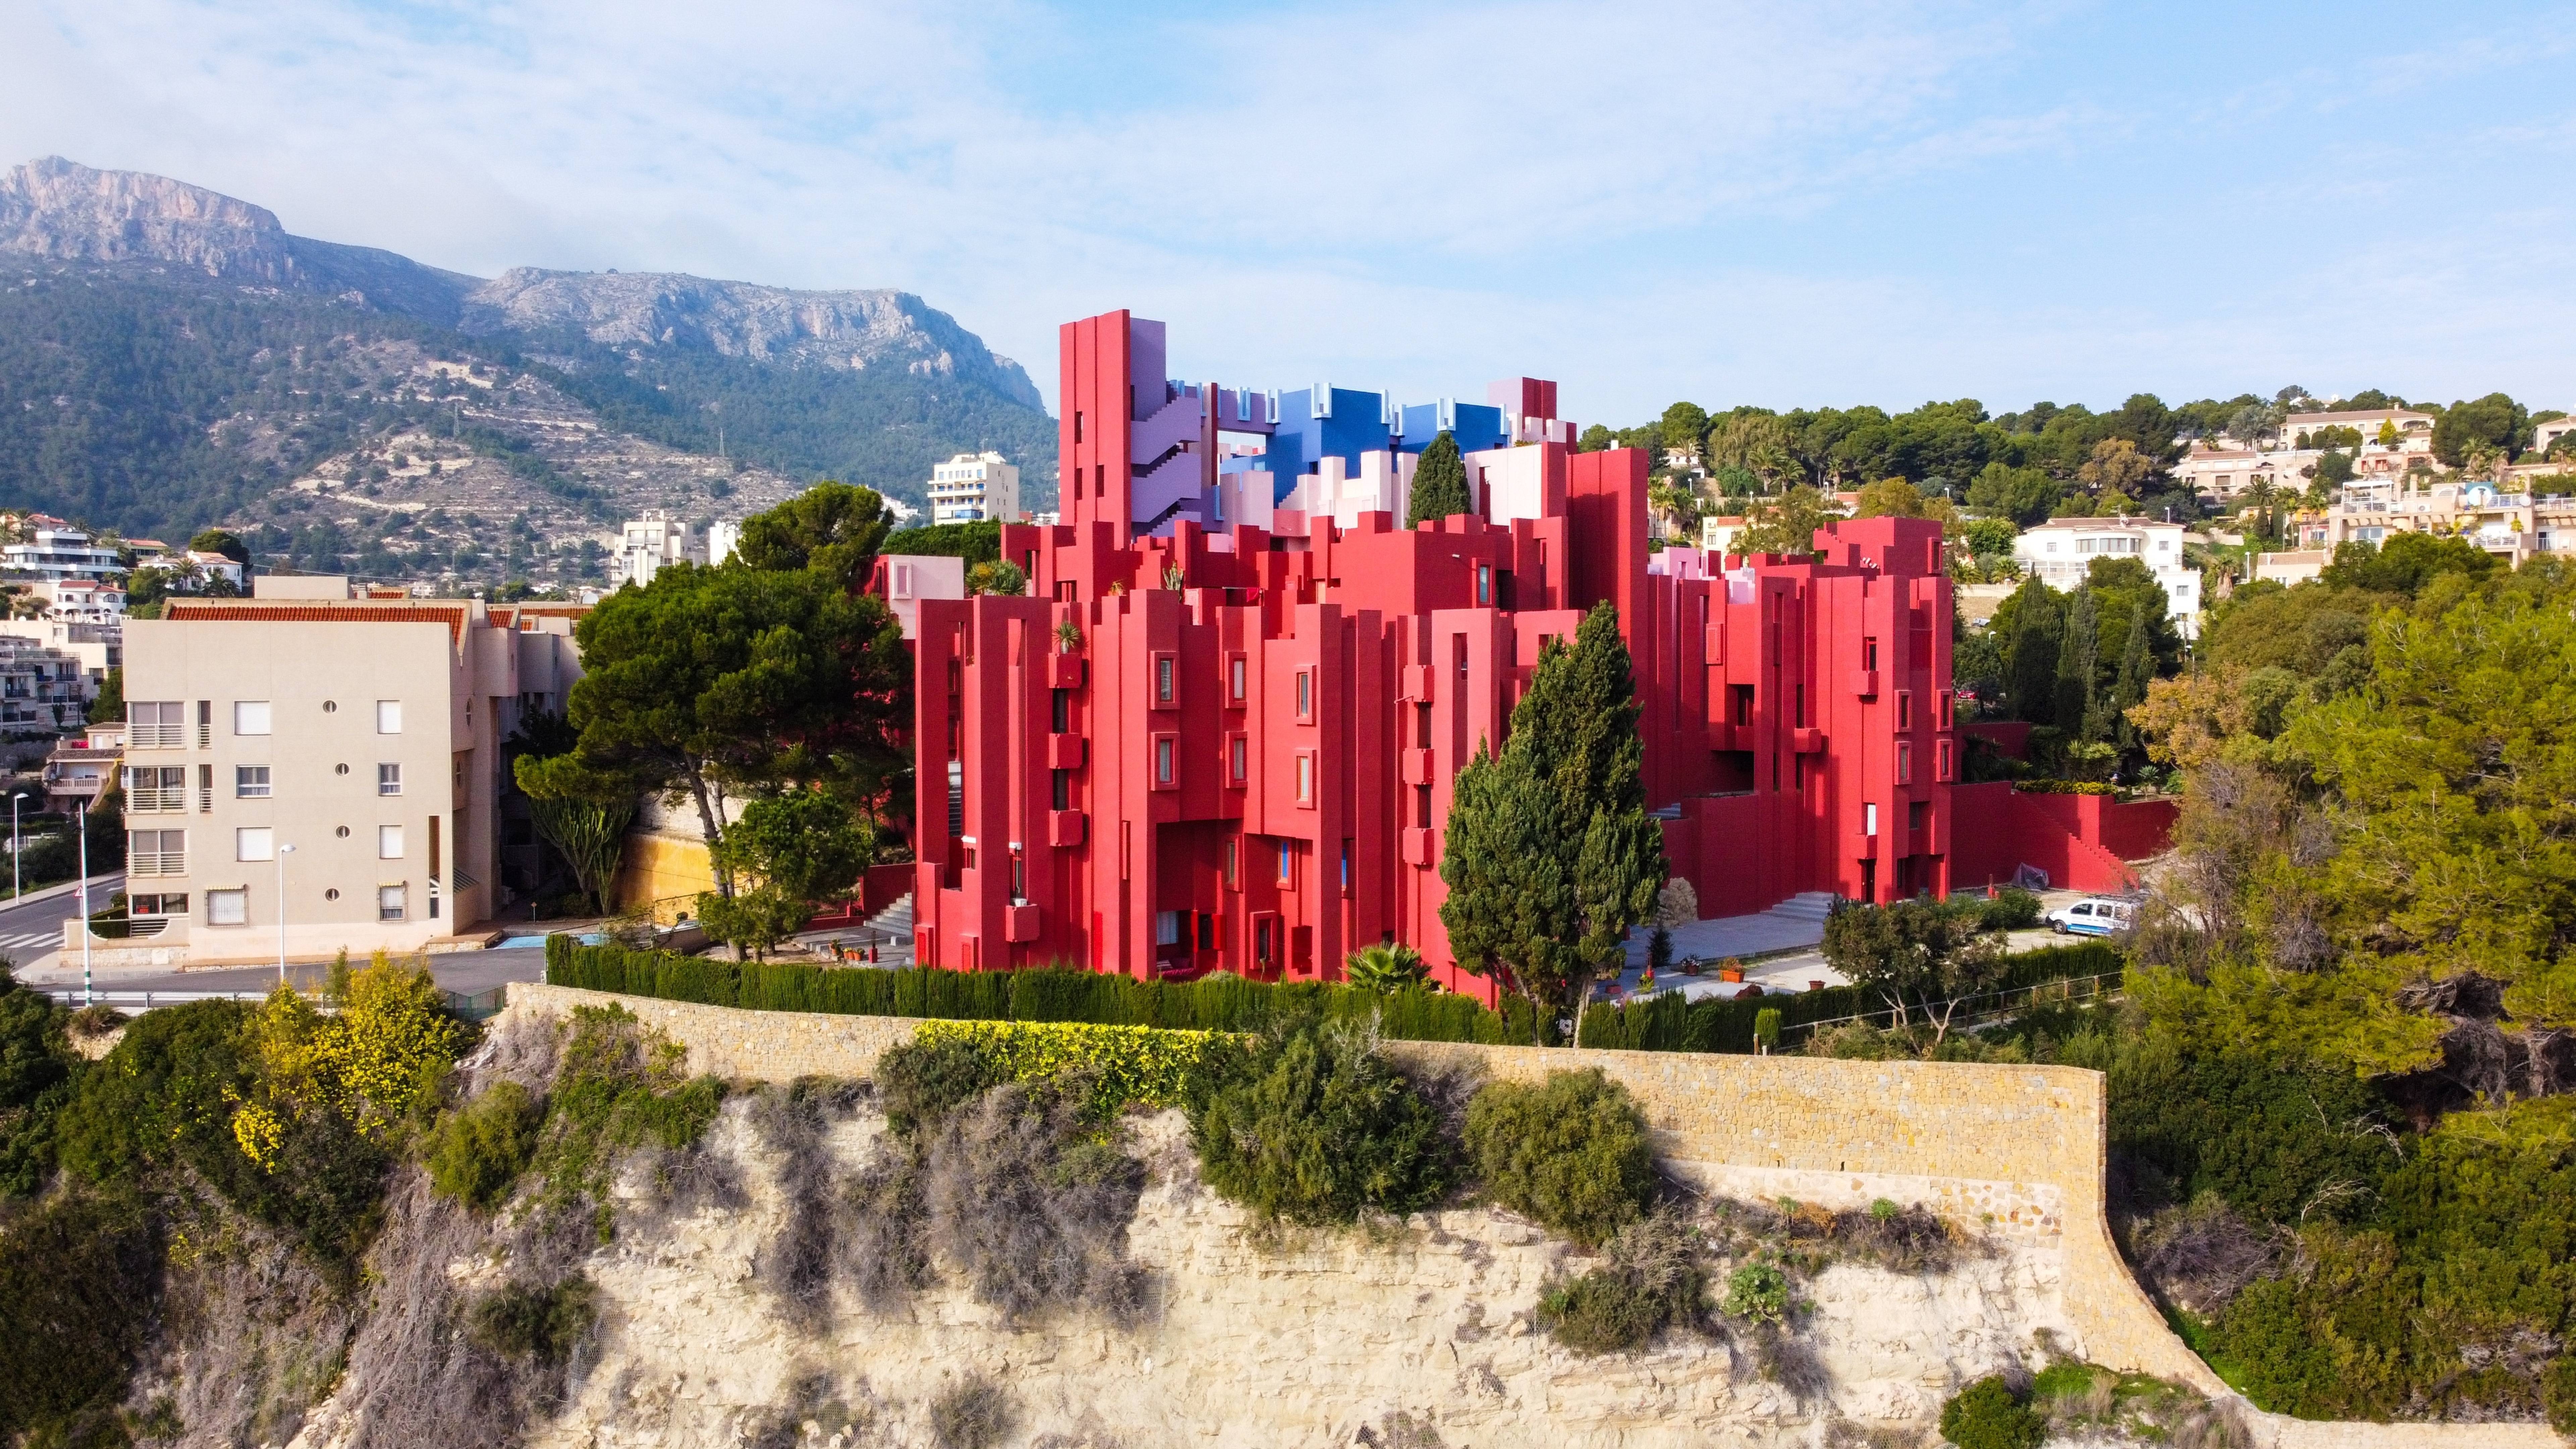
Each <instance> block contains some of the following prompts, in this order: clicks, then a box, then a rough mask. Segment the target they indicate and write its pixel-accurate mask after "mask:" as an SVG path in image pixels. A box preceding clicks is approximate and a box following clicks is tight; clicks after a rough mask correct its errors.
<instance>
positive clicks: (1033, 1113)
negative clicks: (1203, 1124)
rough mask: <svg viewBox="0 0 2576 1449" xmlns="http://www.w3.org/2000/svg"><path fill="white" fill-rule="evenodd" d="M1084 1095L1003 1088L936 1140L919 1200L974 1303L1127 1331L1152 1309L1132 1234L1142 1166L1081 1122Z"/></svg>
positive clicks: (952, 1118) (949, 1123)
mask: <svg viewBox="0 0 2576 1449" xmlns="http://www.w3.org/2000/svg"><path fill="white" fill-rule="evenodd" d="M1086 1095H1087V1094H1086V1092H1085V1090H1084V1089H1083V1087H1082V1086H1081V1085H1079V1084H1077V1085H1075V1086H1073V1087H1070V1088H1068V1089H1066V1090H1062V1091H1044V1090H1032V1089H1031V1088H1029V1087H1026V1086H1022V1085H1020V1084H1017V1083H1012V1084H1007V1085H1004V1086H1000V1087H996V1088H994V1089H992V1090H991V1091H989V1092H987V1093H985V1094H984V1095H983V1096H982V1097H981V1098H980V1099H978V1100H977V1101H975V1102H974V1103H972V1104H971V1105H968V1106H966V1107H963V1108H960V1109H958V1110H957V1111H955V1112H953V1113H951V1114H950V1115H949V1116H948V1118H947V1120H946V1122H945V1123H944V1124H943V1125H942V1127H941V1128H940V1130H939V1133H938V1135H937V1136H936V1137H935V1138H934V1139H933V1140H932V1142H931V1144H930V1150H929V1153H928V1155H927V1159H926V1164H925V1166H926V1172H925V1176H924V1178H923V1182H922V1197H923V1201H924V1204H925V1205H926V1206H927V1208H928V1211H929V1224H930V1239H929V1241H930V1243H931V1246H932V1247H933V1248H934V1249H935V1250H936V1251H937V1252H938V1254H939V1255H940V1256H941V1257H942V1258H943V1259H944V1260H946V1261H947V1262H949V1263H952V1264H954V1265H955V1266H956V1267H957V1268H958V1270H959V1271H961V1272H962V1273H964V1275H965V1277H966V1281H967V1286H968V1288H969V1290H970V1291H971V1292H973V1294H974V1295H975V1298H976V1300H977V1301H978V1302H982V1303H988V1304H991V1305H993V1306H994V1307H997V1308H1000V1309H1002V1310H1003V1311H1004V1312H1005V1313H1008V1314H1011V1315H1012V1316H1014V1317H1023V1316H1029V1315H1034V1314H1039V1313H1043V1312H1047V1311H1051V1310H1055V1309H1063V1308H1072V1307H1077V1306H1080V1307H1087V1308H1090V1309H1092V1310H1093V1311H1095V1312H1098V1313H1099V1314H1101V1315H1102V1316H1103V1317H1105V1318H1107V1319H1108V1320H1109V1321H1110V1322H1111V1323H1113V1324H1116V1325H1118V1326H1120V1327H1129V1326H1133V1325H1134V1324H1137V1323H1139V1322H1142V1321H1143V1320H1144V1318H1145V1317H1146V1315H1147V1312H1148V1309H1149V1301H1148V1299H1149V1293H1148V1287H1149V1285H1148V1281H1147V1277H1146V1274H1145V1271H1144V1270H1143V1269H1142V1268H1139V1267H1137V1266H1136V1265H1135V1264H1133V1263H1131V1262H1129V1261H1128V1258H1127V1225H1128V1223H1129V1222H1130V1221H1131V1220H1133V1219H1134V1217H1135V1215H1136V1200H1137V1198H1138V1197H1139V1196H1140V1195H1141V1194H1142V1193H1143V1191H1144V1186H1145V1170H1144V1166H1143V1164H1141V1163H1139V1162H1137V1161H1136V1160H1135V1159H1134V1158H1132V1157H1129V1156H1128V1155H1127V1154H1126V1153H1124V1152H1122V1151H1120V1150H1119V1149H1118V1148H1117V1147H1115V1146H1114V1145H1112V1144H1110V1143H1108V1142H1105V1141H1101V1140H1099V1138H1098V1137H1097V1136H1096V1135H1095V1133H1094V1131H1093V1129H1092V1128H1091V1127H1089V1126H1088V1125H1087V1124H1086V1123H1085V1122H1084V1121H1083V1119H1082V1104H1083V1101H1084V1100H1085V1097H1086Z"/></svg>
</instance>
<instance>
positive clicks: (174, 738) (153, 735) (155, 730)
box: [126, 720, 188, 750]
mask: <svg viewBox="0 0 2576 1449" xmlns="http://www.w3.org/2000/svg"><path fill="white" fill-rule="evenodd" d="M186 729H187V726H186V725H183V724H180V723H178V722H177V721H175V720H174V721H172V722H170V723H169V724H145V723H142V722H139V721H138V722H137V723H135V724H134V725H133V726H132V728H131V729H130V730H128V732H127V740H126V747H127V748H129V749H136V750H184V749H186V748H187V747H188V737H187V735H186V733H185V731H186Z"/></svg>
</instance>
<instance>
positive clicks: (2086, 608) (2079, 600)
mask: <svg viewBox="0 0 2576 1449" xmlns="http://www.w3.org/2000/svg"><path fill="white" fill-rule="evenodd" d="M2101 652H2102V640H2101V626H2100V615H2099V613H2098V612H2097V610H2096V608H2095V605H2094V603H2093V591H2092V590H2091V589H2077V590H2076V591H2075V602H2074V603H2073V605H2072V606H2071V607H2069V608H2068V609H2067V611H2066V637H2065V638H2064V639H2063V640H2062V641H2060V642H2059V644H2058V646H2057V727H2058V728H2059V729H2062V730H2064V731H2066V734H2067V737H2068V738H2069V739H2084V740H2089V739H2092V738H2093V736H2092V735H2091V734H2088V733H2087V732H2086V728H2085V727H2086V725H2087V724H2088V723H2099V719H2098V717H2096V716H2095V714H2094V708H2093V691H2094V688H2095V679H2096V677H2097V676H2098V675H2099V674H2100V673H2101V668H2102V660H2101Z"/></svg>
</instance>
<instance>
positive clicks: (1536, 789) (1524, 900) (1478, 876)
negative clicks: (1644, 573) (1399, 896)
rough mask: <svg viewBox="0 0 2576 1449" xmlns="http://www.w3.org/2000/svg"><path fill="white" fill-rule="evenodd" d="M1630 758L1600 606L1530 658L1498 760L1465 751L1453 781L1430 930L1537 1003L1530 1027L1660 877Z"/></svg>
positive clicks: (1621, 664) (1615, 952) (1599, 960)
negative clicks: (1532, 666) (1533, 664)
mask: <svg viewBox="0 0 2576 1449" xmlns="http://www.w3.org/2000/svg"><path fill="white" fill-rule="evenodd" d="M1643 751H1644V746H1643V742H1642V740H1641V738H1640V737H1639V735H1638V733H1637V686H1636V677H1635V672H1634V669H1633V667H1632V662H1631V660H1630V658H1629V655H1628V646H1627V643H1626V641H1624V640H1622V639H1621V638H1620V637H1619V615H1618V611H1617V610H1616V609H1614V608H1612V607H1611V606H1610V605H1609V604H1607V603H1603V604H1600V605H1597V606H1595V607H1594V609H1593V610H1592V612H1591V613H1590V614H1589V615H1587V616H1585V618H1584V621H1583V625H1582V627H1581V628H1580V629H1578V630H1577V631H1576V633H1575V641H1574V644H1573V646H1572V647H1571V648H1569V647H1567V646H1566V645H1564V644H1563V643H1556V644H1552V645H1550V646H1549V647H1548V648H1547V649H1545V650H1543V651H1542V652H1541V654H1540V656H1539V663H1538V669H1537V671H1536V672H1535V673H1534V674H1533V675H1532V676H1531V680H1530V689H1529V693H1527V694H1526V695H1523V696H1522V697H1521V702H1520V704H1519V705H1518V706H1516V707H1515V708H1514V709H1513V710H1512V732H1511V737H1510V738H1509V739H1508V740H1507V741H1506V742H1505V743H1504V746H1503V750H1502V752H1501V754H1500V755H1492V754H1488V753H1486V752H1483V751H1479V752H1478V755H1477V758H1476V760H1475V761H1474V762H1473V763H1471V764H1470V765H1469V766H1468V767H1467V768H1466V769H1465V770H1463V771H1461V772H1460V773H1459V776H1458V785H1457V798H1456V800H1455V802H1454V803H1453V804H1452V805H1451V807H1450V812H1449V833H1448V839H1447V841H1446V843H1445V845H1444V847H1443V849H1442V852H1441V860H1440V878H1441V879H1442V880H1443V881H1444V882H1446V883H1447V884H1448V886H1449V899H1448V901H1447V902H1446V903H1445V904H1443V905H1442V906H1441V908H1440V920H1441V924H1442V925H1444V926H1445V927H1447V928H1448V932H1449V944H1450V946H1451V948H1452V949H1453V950H1455V951H1456V952H1457V953H1458V960H1459V961H1460V963H1461V964H1463V965H1465V966H1467V967H1468V968H1469V969H1470V970H1473V971H1477V972H1479V973H1483V972H1497V973H1499V974H1501V976H1502V977H1503V979H1504V981H1505V982H1506V984H1507V985H1508V986H1509V987H1510V989H1511V990H1513V991H1514V992H1516V993H1518V994H1520V995H1522V996H1524V997H1526V998H1528V999H1529V1001H1530V1002H1531V1003H1532V1004H1533V1005H1534V1006H1537V1007H1539V1008H1540V1010H1539V1013H1538V1029H1539V1030H1540V1031H1541V1032H1544V1030H1545V1027H1546V1023H1547V1022H1548V1021H1549V1020H1551V1019H1553V1018H1554V1017H1556V1016H1559V1015H1572V1014H1573V1013H1574V1012H1575V1011H1577V1010H1579V1009H1580V1006H1581V1004H1582V1000H1583V997H1584V995H1585V993H1586V992H1588V991H1589V990H1590V988H1591V984H1592V982H1593V981H1594V980H1596V979H1597V978H1598V977H1599V976H1600V975H1601V974H1603V973H1604V972H1605V971H1608V970H1611V969H1614V968H1615V966H1616V964H1617V963H1618V962H1619V961H1620V960H1621V959H1622V957H1623V956H1624V954H1625V948H1624V947H1623V945H1622V944H1621V942H1622V938H1623V937H1624V936H1625V935H1626V934H1627V931H1628V928H1629V927H1630V926H1633V925H1635V924H1637V923H1638V922H1640V921H1643V920H1645V919H1646V918H1647V917H1648V916H1649V915H1651V914H1652V913H1653V911H1654V906H1655V893H1656V891H1658V890H1659V889H1661V888H1662V886H1663V883H1664V878H1665V876H1666V875H1667V874H1668V873H1669V871H1668V868H1667V866H1666V864H1665V861H1664V851H1663V837H1662V835H1661V834H1660V832H1659V831H1658V829H1657V827H1656V825H1655V822H1654V821H1653V820H1652V819H1650V818H1649V817H1648V816H1647V814H1646V790H1645V781H1644V777H1643V775H1642V773H1641V767H1642V764H1643V759H1644V753H1643Z"/></svg>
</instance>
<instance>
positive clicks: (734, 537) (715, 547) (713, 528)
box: [707, 518, 742, 568]
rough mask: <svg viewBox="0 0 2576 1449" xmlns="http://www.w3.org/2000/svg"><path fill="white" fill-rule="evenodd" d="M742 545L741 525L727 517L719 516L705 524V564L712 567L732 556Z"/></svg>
mask: <svg viewBox="0 0 2576 1449" xmlns="http://www.w3.org/2000/svg"><path fill="white" fill-rule="evenodd" d="M740 547H742V525H741V524H739V523H736V522H734V521H733V520H732V519H729V518H719V519H717V520H716V521H715V522H713V523H710V524H708V525H707V565H708V567H710V568H712V567H714V566H715V565H717V564H720V563H723V562H724V561H725V560H726V559H729V558H731V557H733V551H734V550H735V549H738V548H740Z"/></svg>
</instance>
